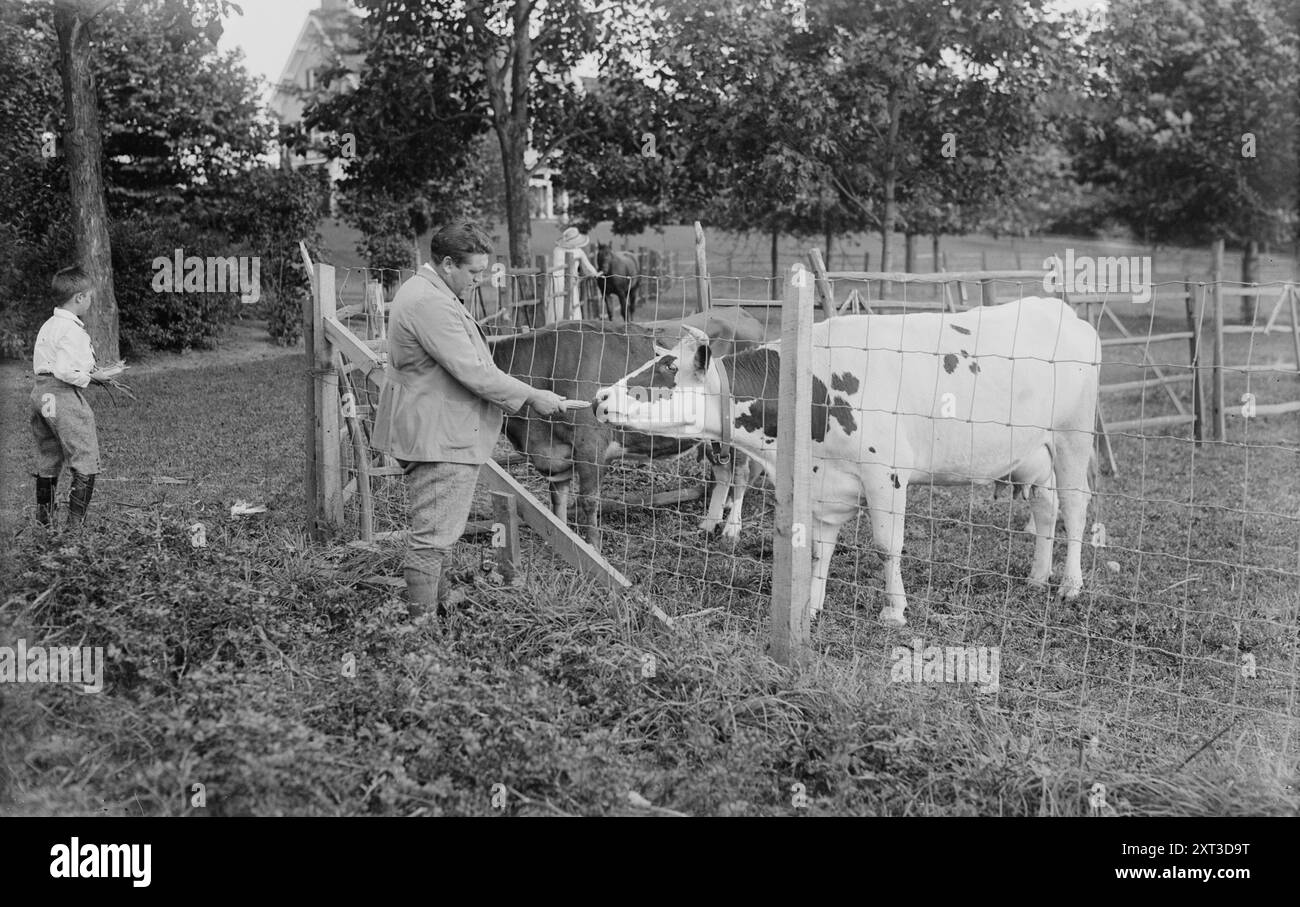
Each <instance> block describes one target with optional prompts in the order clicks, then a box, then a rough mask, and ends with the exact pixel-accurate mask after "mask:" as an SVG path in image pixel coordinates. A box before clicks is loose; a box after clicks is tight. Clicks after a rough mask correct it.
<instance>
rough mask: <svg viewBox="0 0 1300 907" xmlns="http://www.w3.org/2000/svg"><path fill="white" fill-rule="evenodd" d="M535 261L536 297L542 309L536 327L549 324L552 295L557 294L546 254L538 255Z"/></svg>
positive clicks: (534, 280) (534, 286) (534, 258)
mask: <svg viewBox="0 0 1300 907" xmlns="http://www.w3.org/2000/svg"><path fill="white" fill-rule="evenodd" d="M533 262H534V263H535V264H536V266H537V276H536V277H535V278H533V289H534V291H535V293H534V298H535V299H536V300H537V302H538V304H539V306H538V307H539V308H540V309H541V317H540V318H539V319H538V322H539V323H538V324H535V325H534V327H541V326H542V325H545V324H549V323H550V321H549V319H550V317H551V297H552V296H553V295H554V294H555V281H554V280H552V279H551V265H550V261H549V259H547V257H546V256H545V255H536V256H534V257H533Z"/></svg>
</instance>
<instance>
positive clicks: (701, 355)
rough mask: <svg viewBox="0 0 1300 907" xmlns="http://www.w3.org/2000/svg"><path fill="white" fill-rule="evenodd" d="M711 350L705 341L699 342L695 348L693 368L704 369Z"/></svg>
mask: <svg viewBox="0 0 1300 907" xmlns="http://www.w3.org/2000/svg"><path fill="white" fill-rule="evenodd" d="M711 355H712V351H711V350H710V349H709V345H708V344H707V343H701V344H700V345H699V346H697V347H696V348H695V370H696V371H698V372H703V371H706V370H707V369H708V367H709V357H710V356H711Z"/></svg>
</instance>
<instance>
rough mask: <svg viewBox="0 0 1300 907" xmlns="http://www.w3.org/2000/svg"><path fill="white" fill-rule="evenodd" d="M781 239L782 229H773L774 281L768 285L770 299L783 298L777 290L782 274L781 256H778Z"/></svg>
mask: <svg viewBox="0 0 1300 907" xmlns="http://www.w3.org/2000/svg"><path fill="white" fill-rule="evenodd" d="M780 238H781V230H780V228H779V227H773V228H772V281H771V283H769V284H768V298H769V299H780V298H781V294H780V293H778V292H777V289H776V285H777V283H778V282H779V280H780V277H781V273H780V268H781V262H780V259H779V256H778V255H777V240H778V239H780Z"/></svg>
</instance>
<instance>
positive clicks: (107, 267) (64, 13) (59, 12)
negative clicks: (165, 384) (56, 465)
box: [54, 4, 119, 363]
mask: <svg viewBox="0 0 1300 907" xmlns="http://www.w3.org/2000/svg"><path fill="white" fill-rule="evenodd" d="M54 30H55V33H56V34H57V35H58V38H59V69H60V70H61V74H62V76H63V106H64V111H65V115H66V117H67V132H65V133H64V136H63V148H64V152H65V153H66V154H67V156H68V185H69V190H70V191H69V197H70V201H71V204H72V224H73V226H72V229H73V234H74V236H75V238H76V243H77V264H79V265H80V266H81V268H82V269H83V270H84V271H85V272H86V274H87V275H89V277H90V278H91V279H92V280H94V281H95V288H96V290H97V291H98V292H97V294H96V297H95V304H94V306H92V307H91V309H90V312H89V314H87V316H86V327H87V329H88V330H89V332H90V341H91V343H93V344H94V345H95V358H96V359H97V360H99V361H100V362H103V363H113V362H116V361H117V360H118V358H119V353H118V333H117V296H116V295H115V294H114V293H113V253H112V248H111V247H110V246H109V240H108V206H107V205H106V204H105V201H104V173H103V169H102V166H101V157H102V154H103V146H102V143H101V140H100V134H99V110H98V108H97V107H96V95H95V73H94V70H93V69H92V68H91V65H90V35H89V33H88V32H87V30H86V22H85V21H84V20H83V19H82V17H81V10H79V9H77V8H74V7H71V6H66V5H62V4H60V5H59V6H57V7H55V10H54Z"/></svg>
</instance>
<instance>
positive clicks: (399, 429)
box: [372, 222, 565, 615]
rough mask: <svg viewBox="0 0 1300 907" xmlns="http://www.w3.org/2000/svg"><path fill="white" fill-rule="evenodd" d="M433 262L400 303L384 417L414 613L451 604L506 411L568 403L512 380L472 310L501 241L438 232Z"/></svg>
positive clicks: (553, 408)
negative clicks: (403, 496) (481, 480)
mask: <svg viewBox="0 0 1300 907" xmlns="http://www.w3.org/2000/svg"><path fill="white" fill-rule="evenodd" d="M429 251H430V253H431V259H430V261H429V263H428V264H426V265H424V266H423V267H422V268H420V270H419V271H417V272H416V274H415V276H414V277H411V278H410V279H408V280H407V281H406V282H405V283H403V284H402V286H401V287H400V288H399V289H398V291H397V295H396V296H394V297H393V303H392V309H391V314H390V316H389V326H388V366H387V368H386V370H385V377H386V379H387V380H386V382H385V384H384V389H383V392H382V393H381V394H380V397H379V406H378V408H377V410H376V413H375V431H374V437H373V439H372V441H373V445H374V447H375V449H376V450H381V451H384V452H385V453H388V454H389V455H391V456H392V457H394V458H395V459H396V460H397V461H398V462H399V463H400V464H401V465H402V468H403V469H405V470H406V475H407V481H408V485H409V490H410V498H411V531H410V533H409V535H408V541H407V552H406V562H405V565H404V567H405V570H404V572H405V575H406V589H407V599H408V601H409V602H410V604H411V610H412V613H413V614H416V615H418V614H419V613H432V614H436V612H437V608H438V605H440V604H446V603H448V600H447V592H446V589H445V584H443V588H442V590H440V588H439V585H440V584H439V580H440V579H441V577H442V568H443V563H444V562H445V560H446V557H447V554H448V553H449V551H450V550H451V547H452V545H454V544H455V543H456V541H457V539H459V538H460V537H461V535H462V534H463V533H464V531H465V523H466V521H467V520H468V518H469V509H470V505H471V503H472V501H473V497H474V486H475V485H476V484H477V482H478V470H479V466H481V465H482V464H483V463H485V462H486V461H487V460H488V458H489V457H491V456H492V448H493V447H495V446H496V442H497V438H498V437H499V436H500V434H501V421H502V410H503V409H508V410H510V412H511V413H517V412H518V411H519V410H521V409H522V408H523V407H524V406H528V407H530V408H531V409H532V411H533V412H534V413H535V414H537V415H540V416H549V415H551V414H552V413H555V412H557V411H559V410H560V409H561V408H562V407H563V405H564V403H565V400H564V398H563V397H561V396H559V395H558V394H553V393H551V392H550V391H545V390H539V389H537V388H534V387H532V386H530V385H528V384H525V383H524V382H522V381H520V380H518V379H517V378H513V377H511V376H510V375H507V374H506V373H505V372H503V371H501V370H500V369H499V368H497V367H496V365H495V364H494V363H493V361H492V353H491V351H490V350H489V349H488V345H487V340H486V338H485V337H484V336H483V332H482V330H480V328H479V326H478V324H477V323H476V322H475V321H474V319H473V318H471V317H470V314H469V312H468V311H466V309H465V306H464V304H463V303H462V301H461V300H462V299H463V298H464V297H467V296H469V294H470V293H471V292H472V291H473V290H474V288H475V287H476V286H477V285H478V284H479V282H480V281H481V280H482V279H483V277H484V276H485V275H486V274H487V270H488V255H489V254H490V253H491V251H492V244H491V240H489V239H488V237H487V235H486V234H485V233H484V232H483V230H482V229H481V228H480V227H478V225H476V224H473V223H468V222H462V223H455V224H450V225H448V226H445V227H443V228H442V229H440V230H438V231H437V232H436V233H434V234H433V237H432V239H431V240H430V242H429Z"/></svg>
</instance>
